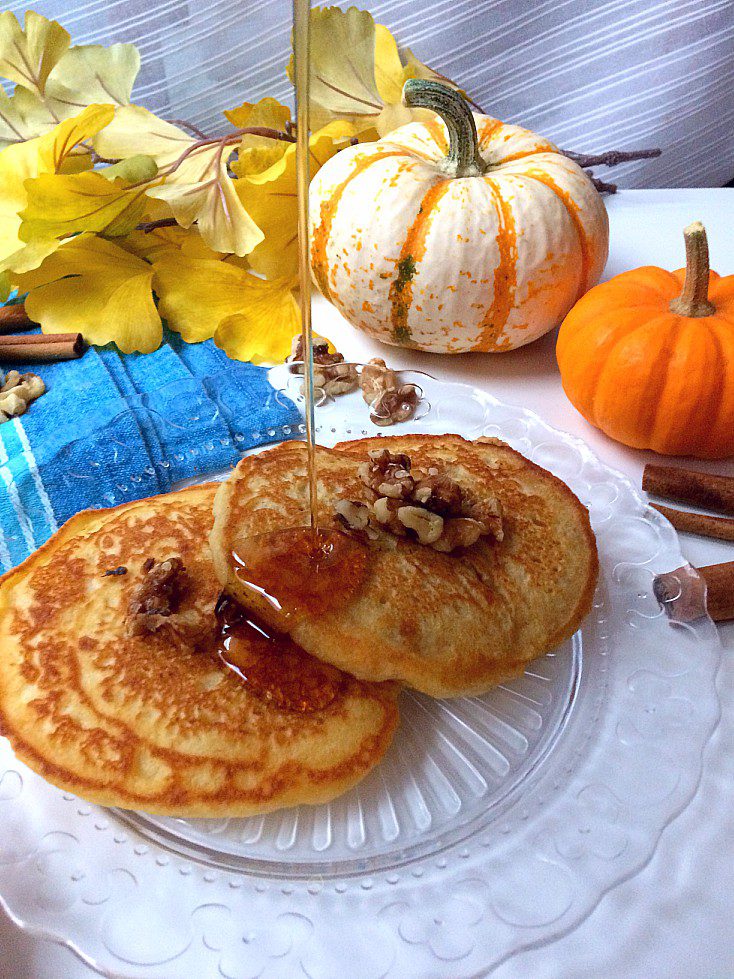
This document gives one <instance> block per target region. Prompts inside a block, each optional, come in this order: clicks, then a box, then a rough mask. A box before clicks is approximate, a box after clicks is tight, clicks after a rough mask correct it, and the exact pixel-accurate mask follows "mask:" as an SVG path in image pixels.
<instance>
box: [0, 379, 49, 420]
mask: <svg viewBox="0 0 734 979" xmlns="http://www.w3.org/2000/svg"><path fill="white" fill-rule="evenodd" d="M1 376H2V375H0V377H1ZM45 391H46V385H45V384H44V383H43V381H42V380H41V378H40V377H39V376H38V375H37V374H19V373H18V371H8V373H7V375H6V377H5V379H4V381H3V383H2V386H1V387H0V425H1V424H2V423H3V422H6V421H10V419H11V418H16V417H18V415H23V414H25V412H26V410H27V408H28V405H29V404H30V403H31V401H35V400H36V398H40V397H41V395H42V394H44V393H45Z"/></svg>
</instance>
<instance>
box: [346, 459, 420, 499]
mask: <svg viewBox="0 0 734 979" xmlns="http://www.w3.org/2000/svg"><path fill="white" fill-rule="evenodd" d="M358 474H359V478H360V479H361V480H362V482H363V483H364V484H365V486H368V487H369V488H370V489H371V490H372V492H373V493H375V494H376V495H377V496H389V497H390V498H391V499H394V500H407V499H409V498H410V495H411V493H412V492H413V489H414V488H415V480H414V479H413V477H412V476H411V474H410V456H407V455H405V453H403V452H389V451H388V450H387V449H376V450H373V451H372V452H370V453H369V462H365V463H363V464H362V465H361V466H360V467H359V470H358Z"/></svg>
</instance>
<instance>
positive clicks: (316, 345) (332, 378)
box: [286, 333, 359, 398]
mask: <svg viewBox="0 0 734 979" xmlns="http://www.w3.org/2000/svg"><path fill="white" fill-rule="evenodd" d="M312 347H313V365H314V366H313V383H314V388H318V389H320V390H322V391H323V392H324V394H326V395H328V396H329V397H332V398H336V397H339V395H340V394H348V393H349V392H350V391H354V390H355V388H356V387H357V386H358V385H359V378H358V377H357V368H356V367H355V366H354V364H346V363H344V356H343V354H340V353H333V354H332V353H329V343H328V341H327V340H325V339H324V338H323V337H319V336H314V337H313V338H312ZM305 349H306V348H305V344H304V341H303V334H302V333H299V334H298V335H297V336H295V337H293V341H292V343H291V353H290V356H289V357H288V358H287V361H286V362H287V363H290V364H292V365H293V366H292V367H291V368H290V371H291V373H292V374H303V370H304V369H303V363H302V362H303V361H304V360H305Z"/></svg>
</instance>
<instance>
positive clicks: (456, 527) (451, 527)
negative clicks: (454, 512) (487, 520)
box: [433, 517, 486, 554]
mask: <svg viewBox="0 0 734 979" xmlns="http://www.w3.org/2000/svg"><path fill="white" fill-rule="evenodd" d="M485 534H486V531H485V528H484V525H483V524H481V523H480V522H479V521H478V520H472V519H471V518H470V517H449V518H448V519H447V520H444V523H443V532H442V534H441V536H440V537H439V538H438V539H437V540H436V541H435V543H434V544H433V547H434V550H436V551H443V552H444V553H446V554H448V553H450V552H451V551H454V550H456V548H457V547H471V546H472V544H476V542H477V541H478V540H479V538H480V537H482V536H483V535H485Z"/></svg>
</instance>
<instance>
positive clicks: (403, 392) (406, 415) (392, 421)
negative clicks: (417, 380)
mask: <svg viewBox="0 0 734 979" xmlns="http://www.w3.org/2000/svg"><path fill="white" fill-rule="evenodd" d="M419 401H420V396H419V394H418V389H417V388H416V387H415V385H414V384H401V385H400V387H399V388H397V389H396V390H394V391H385V393H384V394H383V395H381V396H380V397H379V398H378V399H377V401H375V402H374V404H373V405H372V411H371V412H370V421H371V422H372V424H373V425H379V426H380V428H386V427H387V426H388V425H396V424H397V423H398V422H405V421H409V419H411V418H412V417H413V415H414V414H415V411H416V408H417V407H418V403H419Z"/></svg>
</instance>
